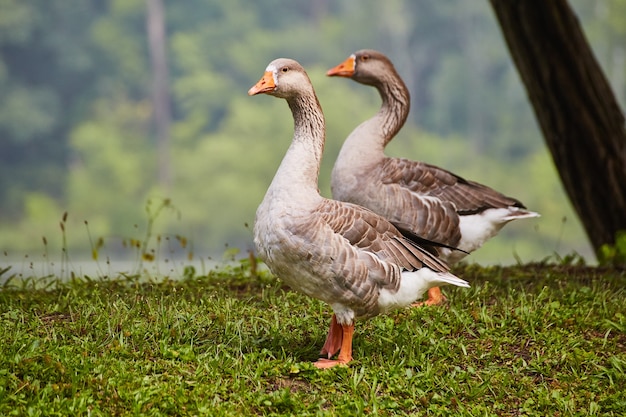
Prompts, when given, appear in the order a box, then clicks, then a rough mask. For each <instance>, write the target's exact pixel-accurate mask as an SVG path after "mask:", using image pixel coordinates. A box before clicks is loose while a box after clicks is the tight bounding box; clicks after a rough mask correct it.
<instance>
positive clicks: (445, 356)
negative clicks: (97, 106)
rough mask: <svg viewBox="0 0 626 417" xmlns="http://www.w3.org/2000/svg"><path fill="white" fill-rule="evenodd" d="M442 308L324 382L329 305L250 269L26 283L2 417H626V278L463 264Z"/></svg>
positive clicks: (12, 314)
mask: <svg viewBox="0 0 626 417" xmlns="http://www.w3.org/2000/svg"><path fill="white" fill-rule="evenodd" d="M455 272H457V274H459V275H460V276H462V277H463V278H465V279H467V280H468V281H470V282H471V283H472V285H473V286H472V288H471V289H453V288H445V289H444V292H446V294H447V296H448V299H449V302H448V303H447V305H446V306H444V307H439V308H437V307H435V308H413V309H405V310H401V311H397V312H395V313H393V314H390V315H387V316H382V317H377V318H374V319H372V320H369V321H366V322H358V323H357V328H356V333H355V343H354V357H355V360H354V362H353V363H351V365H350V366H349V367H343V368H335V369H330V370H324V371H320V370H317V369H315V368H314V367H313V366H312V365H311V362H312V361H314V360H315V359H316V358H317V356H318V352H319V349H320V348H321V346H322V344H323V342H324V338H325V335H326V331H327V326H328V324H329V319H330V311H329V308H328V307H327V306H325V305H324V304H322V303H320V302H318V301H316V300H312V299H309V298H307V297H304V296H302V295H300V294H297V293H294V292H292V291H289V290H288V289H286V288H284V287H283V286H282V285H281V283H280V281H278V280H276V279H275V278H273V277H271V276H270V275H268V274H265V273H261V274H260V276H254V274H253V273H251V271H250V269H249V268H248V262H247V261H242V263H241V265H240V266H235V267H223V268H220V269H216V270H214V271H212V272H210V273H209V274H207V276H194V274H193V273H192V271H191V270H188V271H187V274H186V275H187V278H185V279H183V280H179V281H173V280H161V281H158V282H139V281H138V280H137V279H135V278H132V277H131V278H123V277H121V278H118V279H98V280H90V279H88V278H83V279H80V280H73V281H70V282H66V283H59V282H56V281H52V282H50V283H48V284H47V285H43V287H44V288H41V287H42V283H41V280H34V281H30V280H26V281H16V280H12V281H10V282H8V283H7V284H5V286H4V288H3V289H2V290H0V415H7V416H10V415H19V416H23V415H32V416H36V415H72V416H74V415H92V416H98V415H184V416H187V415H189V416H192V415H211V416H219V415H224V416H226V415H232V416H240V415H363V414H377V415H382V416H387V415H409V414H410V415H426V416H435V415H455V416H490V415H499V416H548V415H549V416H574V415H577V416H588V415H603V416H622V415H624V414H625V413H626V307H625V304H626V297H625V291H624V283H625V282H626V274H625V273H624V272H623V271H619V270H612V269H598V268H591V267H580V266H568V265H543V264H540V265H527V266H519V267H507V268H500V267H489V268H481V267H478V266H476V265H469V266H461V267H458V268H456V270H455Z"/></svg>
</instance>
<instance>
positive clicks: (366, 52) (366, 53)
mask: <svg viewBox="0 0 626 417" xmlns="http://www.w3.org/2000/svg"><path fill="white" fill-rule="evenodd" d="M390 71H393V72H394V73H395V68H394V66H393V64H392V63H391V61H390V60H389V58H387V57H386V56H385V55H383V54H382V53H380V52H378V51H375V50H373V49H362V50H360V51H357V52H355V53H353V54H352V55H350V56H349V57H348V58H347V59H346V60H345V61H343V62H342V63H341V64H339V65H337V66H336V67H334V68H331V69H329V70H328V71H327V72H326V75H328V76H329V77H346V78H352V79H353V80H354V81H357V82H359V83H361V84H366V85H377V84H379V83H380V82H381V77H383V76H384V75H385V74H387V73H389V72H390Z"/></svg>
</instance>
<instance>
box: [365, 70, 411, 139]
mask: <svg viewBox="0 0 626 417" xmlns="http://www.w3.org/2000/svg"><path fill="white" fill-rule="evenodd" d="M375 87H376V89H377V90H378V92H379V93H380V97H381V99H382V101H383V103H382V106H381V107H380V110H379V111H378V113H377V114H376V116H374V118H373V119H376V120H377V122H378V123H379V124H380V128H381V134H382V139H383V143H382V145H383V148H384V147H385V146H386V145H387V144H388V143H389V141H391V139H393V138H394V136H395V135H396V134H397V133H398V131H399V130H400V129H401V128H402V126H403V125H404V123H405V122H406V119H407V117H408V115H409V110H410V106H411V100H410V97H409V90H408V89H407V88H406V85H405V84H404V82H403V81H402V78H400V76H399V75H398V74H397V73H396V72H395V71H388V72H387V73H385V75H384V77H383V78H381V80H380V82H379V83H377V84H376V85H375Z"/></svg>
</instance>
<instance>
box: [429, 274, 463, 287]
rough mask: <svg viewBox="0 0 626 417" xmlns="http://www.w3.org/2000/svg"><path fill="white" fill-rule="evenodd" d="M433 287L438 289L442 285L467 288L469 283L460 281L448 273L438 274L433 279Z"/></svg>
mask: <svg viewBox="0 0 626 417" xmlns="http://www.w3.org/2000/svg"><path fill="white" fill-rule="evenodd" d="M434 284H435V285H434V286H437V287H440V286H442V285H446V284H448V285H456V286H457V287H465V288H469V286H470V285H469V282H467V281H465V280H464V279H461V278H459V277H457V276H455V275H452V274H451V273H449V272H440V273H438V274H437V278H435V282H434Z"/></svg>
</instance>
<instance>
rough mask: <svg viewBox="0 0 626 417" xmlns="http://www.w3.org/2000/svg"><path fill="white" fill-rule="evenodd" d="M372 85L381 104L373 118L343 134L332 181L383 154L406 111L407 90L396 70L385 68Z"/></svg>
mask: <svg viewBox="0 0 626 417" xmlns="http://www.w3.org/2000/svg"><path fill="white" fill-rule="evenodd" d="M373 85H374V87H376V89H377V90H378V92H379V93H380V96H381V99H382V105H381V107H380V109H379V110H378V112H377V113H376V114H375V115H374V116H373V117H372V118H370V119H368V120H366V121H364V122H363V123H361V124H360V125H359V126H357V127H356V128H355V129H354V130H353V131H352V133H350V135H348V137H347V138H346V140H345V142H344V144H343V146H342V148H341V151H340V152H339V156H338V158H337V161H336V162H335V167H334V168H333V181H334V182H335V183H336V182H338V181H342V180H343V178H344V176H346V175H351V174H350V173H351V172H354V170H355V169H356V167H360V168H361V169H364V170H367V169H369V167H371V166H373V165H375V164H377V163H379V162H380V160H382V159H383V158H385V154H384V150H385V146H386V145H387V144H388V143H389V141H391V139H393V138H394V136H395V135H396V133H398V131H399V130H400V129H401V128H402V126H403V125H404V122H405V121H406V118H407V116H408V115H409V107H410V99H409V91H408V89H407V88H406V86H405V85H404V82H402V79H401V78H400V76H399V75H398V74H397V73H396V72H395V71H393V70H391V71H387V72H386V73H385V75H384V76H382V77H381V78H379V79H378V80H377V82H376V83H374V84H373ZM336 186H339V184H334V185H333V188H334V187H336Z"/></svg>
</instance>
